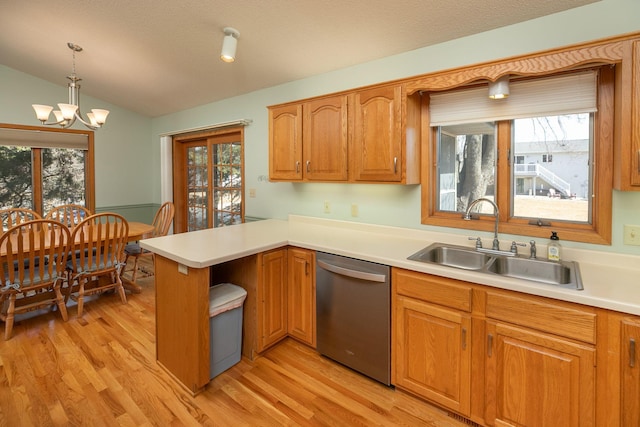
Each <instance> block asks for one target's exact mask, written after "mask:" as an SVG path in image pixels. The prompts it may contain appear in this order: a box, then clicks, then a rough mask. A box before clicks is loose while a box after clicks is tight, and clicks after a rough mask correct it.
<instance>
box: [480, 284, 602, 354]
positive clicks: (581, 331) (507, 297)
mask: <svg viewBox="0 0 640 427" xmlns="http://www.w3.org/2000/svg"><path fill="white" fill-rule="evenodd" d="M486 315H487V317H488V318H492V319H497V320H502V321H505V322H509V323H512V324H517V325H520V326H526V327H529V328H532V329H537V330H539V331H544V332H548V333H551V334H555V335H560V336H564V337H566V338H572V339H575V340H579V341H584V342H587V343H591V344H595V342H596V314H595V312H594V311H593V310H591V309H589V308H587V307H585V308H581V307H579V306H576V305H574V304H571V303H565V302H562V301H554V300H549V299H546V298H542V297H535V296H516V295H513V294H510V293H502V292H493V291H489V292H487V306H486Z"/></svg>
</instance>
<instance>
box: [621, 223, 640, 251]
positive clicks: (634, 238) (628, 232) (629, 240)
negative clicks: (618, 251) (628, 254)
mask: <svg viewBox="0 0 640 427" xmlns="http://www.w3.org/2000/svg"><path fill="white" fill-rule="evenodd" d="M624 244H625V245H634V246H640V225H627V224H625V225H624Z"/></svg>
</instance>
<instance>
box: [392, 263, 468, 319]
mask: <svg viewBox="0 0 640 427" xmlns="http://www.w3.org/2000/svg"><path fill="white" fill-rule="evenodd" d="M391 283H392V286H393V288H394V289H395V292H396V293H397V294H400V295H405V296H408V297H412V298H416V299H420V300H422V301H427V302H431V303H434V304H438V305H442V306H445V307H451V308H455V309H457V310H462V311H466V312H471V293H472V291H471V286H468V285H466V284H465V282H460V281H458V280H455V279H447V278H444V277H439V276H432V275H430V274H424V273H416V272H414V271H408V270H402V269H398V268H394V269H393V275H392V279H391Z"/></svg>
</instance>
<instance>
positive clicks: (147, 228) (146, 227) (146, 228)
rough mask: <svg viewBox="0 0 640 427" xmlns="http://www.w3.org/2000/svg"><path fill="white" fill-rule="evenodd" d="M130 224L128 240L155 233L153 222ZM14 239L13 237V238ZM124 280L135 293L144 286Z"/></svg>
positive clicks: (1, 250)
mask: <svg viewBox="0 0 640 427" xmlns="http://www.w3.org/2000/svg"><path fill="white" fill-rule="evenodd" d="M127 223H128V225H129V232H128V234H127V242H135V241H138V240H141V239H144V238H145V237H150V236H151V235H152V233H153V230H154V226H153V224H146V223H144V222H137V221H127ZM12 240H13V239H12ZM4 256H6V253H5V249H4V248H2V249H0V259H1V258H2V257H4ZM120 277H121V280H122V285H123V286H124V287H125V288H126V289H128V290H130V291H131V292H133V293H140V292H141V291H142V288H141V287H140V285H138V284H137V283H135V282H134V281H132V280H129V279H127V278H125V277H124V276H120Z"/></svg>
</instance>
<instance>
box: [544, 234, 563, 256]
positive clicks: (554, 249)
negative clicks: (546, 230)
mask: <svg viewBox="0 0 640 427" xmlns="http://www.w3.org/2000/svg"><path fill="white" fill-rule="evenodd" d="M549 239H550V241H549V245H548V246H547V258H548V259H549V261H556V262H560V258H561V253H560V252H561V251H562V246H560V242H559V240H560V238H559V237H558V233H556V232H555V231H552V232H551V237H550V238H549Z"/></svg>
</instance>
